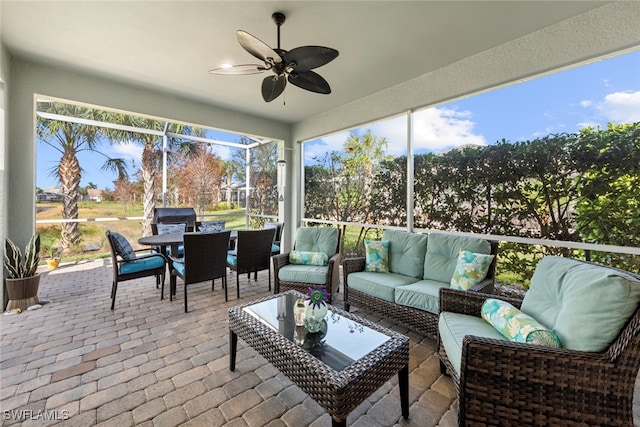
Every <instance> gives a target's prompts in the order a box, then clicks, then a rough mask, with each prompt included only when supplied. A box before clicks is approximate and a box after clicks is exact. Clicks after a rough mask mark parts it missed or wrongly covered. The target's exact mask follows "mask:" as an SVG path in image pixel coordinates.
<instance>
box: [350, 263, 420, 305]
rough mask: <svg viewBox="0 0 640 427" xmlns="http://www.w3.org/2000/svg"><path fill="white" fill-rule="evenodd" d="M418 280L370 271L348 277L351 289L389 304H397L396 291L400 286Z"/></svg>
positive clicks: (401, 275) (400, 275)
mask: <svg viewBox="0 0 640 427" xmlns="http://www.w3.org/2000/svg"><path fill="white" fill-rule="evenodd" d="M416 280H417V279H416V278H414V277H409V276H405V275H403V274H396V273H376V272H370V271H359V272H357V273H351V274H349V275H348V276H347V284H348V285H349V288H352V289H355V290H357V291H360V292H364V293H365V294H367V295H371V296H374V297H378V298H380V299H383V300H385V301H389V302H395V290H396V288H397V287H398V286H404V285H409V284H411V283H413V282H415V281H416Z"/></svg>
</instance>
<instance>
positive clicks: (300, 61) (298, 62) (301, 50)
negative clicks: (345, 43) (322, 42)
mask: <svg viewBox="0 0 640 427" xmlns="http://www.w3.org/2000/svg"><path fill="white" fill-rule="evenodd" d="M338 54H339V52H338V51H337V50H335V49H332V48H330V47H324V46H300V47H296V48H294V49H291V50H290V51H289V52H287V53H285V54H284V58H283V59H284V62H285V64H287V65H289V64H291V63H295V66H294V67H293V69H294V70H296V71H298V72H300V71H309V70H311V69H313V68H318V67H321V66H323V65H325V64H328V63H329V62H331V61H333V60H334V59H336V58H337V57H338Z"/></svg>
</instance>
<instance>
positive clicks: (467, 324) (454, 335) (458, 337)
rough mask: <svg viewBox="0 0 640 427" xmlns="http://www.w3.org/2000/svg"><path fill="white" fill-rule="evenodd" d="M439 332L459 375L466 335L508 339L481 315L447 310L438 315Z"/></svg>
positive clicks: (448, 356)
mask: <svg viewBox="0 0 640 427" xmlns="http://www.w3.org/2000/svg"><path fill="white" fill-rule="evenodd" d="M438 333H439V336H440V342H441V343H442V346H443V347H444V349H445V351H446V352H447V358H448V359H449V361H450V362H451V364H452V365H453V368H454V369H455V370H456V372H457V373H458V375H460V364H461V362H462V340H463V339H464V337H465V336H466V335H473V336H478V337H485V338H492V339H496V340H503V341H506V340H507V339H506V338H505V337H503V336H502V334H500V332H498V331H497V330H496V329H495V328H494V327H493V326H491V325H490V324H488V323H487V322H485V321H484V320H482V318H480V317H477V316H469V315H467V314H460V313H450V312H446V311H445V312H443V313H440V316H439V317H438Z"/></svg>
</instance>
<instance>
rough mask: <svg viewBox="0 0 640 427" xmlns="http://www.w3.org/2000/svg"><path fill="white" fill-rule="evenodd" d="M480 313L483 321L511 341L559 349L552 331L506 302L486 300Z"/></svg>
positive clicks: (556, 338) (557, 341) (558, 341)
mask: <svg viewBox="0 0 640 427" xmlns="http://www.w3.org/2000/svg"><path fill="white" fill-rule="evenodd" d="M480 312H481V315H482V318H483V319H484V320H486V321H487V322H489V324H490V325H491V326H493V327H494V328H496V330H497V331H498V332H500V333H501V334H502V335H504V336H505V337H506V338H507V339H509V340H511V341H515V342H526V343H529V344H536V345H544V346H546V347H556V348H559V347H561V345H560V340H559V339H558V337H557V335H556V334H554V333H553V331H552V330H550V329H548V328H546V327H545V326H544V325H542V324H541V323H540V322H538V321H537V320H536V319H534V318H533V317H531V316H528V315H526V314H524V313H523V312H521V311H520V310H518V309H517V308H515V307H514V306H513V305H511V304H509V303H508V302H506V301H501V300H497V299H494V298H487V299H486V300H485V302H484V304H482V309H481V310H480Z"/></svg>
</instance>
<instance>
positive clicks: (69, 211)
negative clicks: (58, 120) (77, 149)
mask: <svg viewBox="0 0 640 427" xmlns="http://www.w3.org/2000/svg"><path fill="white" fill-rule="evenodd" d="M59 168H60V169H59V172H60V183H61V184H62V197H63V199H62V218H64V219H78V194H79V193H78V188H79V186H80V174H81V170H80V163H79V162H78V158H77V157H76V154H75V153H68V152H65V153H64V154H63V155H62V158H61V159H60V166H59ZM60 241H61V245H62V247H63V249H69V248H70V247H71V246H73V245H75V244H77V243H79V242H80V230H79V229H78V223H77V222H64V223H62V233H61V238H60Z"/></svg>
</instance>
